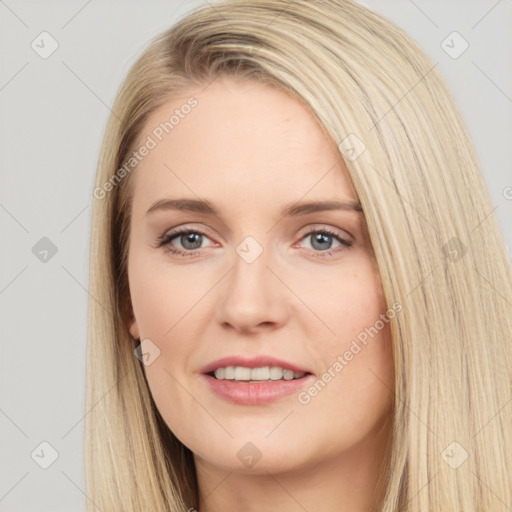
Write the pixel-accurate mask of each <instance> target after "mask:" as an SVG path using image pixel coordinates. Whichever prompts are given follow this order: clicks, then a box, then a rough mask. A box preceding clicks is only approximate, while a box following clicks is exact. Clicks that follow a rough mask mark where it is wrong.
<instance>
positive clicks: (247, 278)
mask: <svg viewBox="0 0 512 512" xmlns="http://www.w3.org/2000/svg"><path fill="white" fill-rule="evenodd" d="M270 246H271V244H266V247H264V246H263V241H262V242H260V241H258V240H257V239H256V238H255V237H253V236H247V237H245V238H244V239H243V240H242V242H240V244H238V246H237V247H236V248H235V255H234V258H233V268H232V270H231V272H229V274H228V276H226V277H227V280H228V284H227V286H226V287H225V288H224V292H223V295H224V296H223V297H222V299H221V300H220V301H219V303H218V313H219V315H220V317H219V320H220V321H221V322H222V323H226V322H227V323H229V324H231V325H232V326H234V327H236V328H237V329H241V330H247V329H251V328H253V327H256V326H257V325H259V324H262V323H265V324H267V323H280V322H282V321H283V320H284V313H285V311H286V307H285V303H284V297H283V290H282V286H280V285H279V282H278V281H279V280H278V279H276V276H275V275H274V274H273V272H271V271H270V269H269V268H268V267H272V262H273V261H275V260H274V258H273V255H272V254H271V249H270Z"/></svg>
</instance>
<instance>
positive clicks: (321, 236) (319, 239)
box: [312, 233, 331, 250]
mask: <svg viewBox="0 0 512 512" xmlns="http://www.w3.org/2000/svg"><path fill="white" fill-rule="evenodd" d="M330 238H331V235H327V234H325V233H317V234H316V235H314V236H313V243H312V246H313V247H314V248H315V249H321V250H322V249H326V247H325V245H324V246H322V245H320V246H319V247H315V244H316V243H320V244H321V243H326V242H327V243H328V242H329V239H330ZM327 248H328V247H327Z"/></svg>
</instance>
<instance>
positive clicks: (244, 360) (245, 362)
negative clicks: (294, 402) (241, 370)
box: [200, 355, 311, 373]
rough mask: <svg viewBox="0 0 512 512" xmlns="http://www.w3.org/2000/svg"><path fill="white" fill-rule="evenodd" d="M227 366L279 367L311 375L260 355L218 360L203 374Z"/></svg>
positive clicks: (203, 370) (307, 371)
mask: <svg viewBox="0 0 512 512" xmlns="http://www.w3.org/2000/svg"><path fill="white" fill-rule="evenodd" d="M226 366H245V367H246V368H260V367H262V366H279V367H281V368H283V369H289V370H293V371H294V372H304V373H311V372H310V371H309V370H307V369H304V368H301V367H299V366H296V365H294V364H292V363H289V362H288V361H284V360H283V359H277V358H275V357H272V356H266V355H260V356H257V357H241V356H229V357H223V358H222V359H217V360H216V361H213V362H211V363H209V364H207V365H206V366H205V367H203V368H202V369H201V370H200V372H201V373H210V372H213V371H214V370H216V369H217V368H225V367H226Z"/></svg>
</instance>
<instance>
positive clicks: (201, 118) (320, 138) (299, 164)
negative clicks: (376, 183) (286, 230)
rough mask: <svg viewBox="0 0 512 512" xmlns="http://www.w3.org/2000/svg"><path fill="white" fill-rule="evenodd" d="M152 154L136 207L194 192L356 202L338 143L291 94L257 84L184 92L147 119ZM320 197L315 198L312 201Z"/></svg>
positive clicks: (139, 181)
mask: <svg viewBox="0 0 512 512" xmlns="http://www.w3.org/2000/svg"><path fill="white" fill-rule="evenodd" d="M139 140H140V141H141V143H142V144H143V143H144V141H146V142H147V145H148V146H151V149H150V150H149V151H147V152H146V153H147V154H146V156H144V157H143V158H141V161H140V162H139V163H138V165H137V167H136V169H135V171H134V176H133V178H134V207H135V208H138V207H139V206H140V207H142V206H145V205H148V203H149V202H154V201H155V200H157V199H159V198H160V197H163V196H165V194H167V195H168V196H176V195H179V194H181V195H183V194H184V193H186V194H187V195H188V196H191V195H196V196H199V197H216V198H218V199H219V200H222V199H225V200H228V199H229V200H230V201H240V202H245V205H246V207H247V206H248V205H249V204H254V203H255V202H258V201H260V202H261V201H263V200H264V199H265V200H264V201H263V203H265V204H268V201H269V199H270V198H271V199H272V201H273V202H278V203H279V204H283V203H289V202H290V201H298V200H299V199H301V197H303V196H304V195H305V194H308V195H310V194H312V196H311V197H307V199H317V198H319V197H322V198H325V197H326V196H328V198H329V199H335V198H338V199H355V198H356V195H355V191H354V189H353V187H352V183H351V181H350V178H349V175H348V171H347V170H346V168H345V164H344V161H343V159H342V157H341V155H340V153H339V150H338V148H337V147H336V145H335V143H334V142H333V141H332V140H331V139H330V138H329V137H328V135H327V134H326V132H325V131H324V130H323V129H322V127H321V125H320V124H319V122H318V121H317V119H316V117H315V116H314V114H313V113H312V112H311V111H310V110H309V109H308V108H306V107H305V106H304V105H303V104H302V103H301V102H299V101H298V100H297V99H295V98H294V97H293V96H291V95H289V94H286V93H285V92H283V91H280V90H278V89H276V88H274V87H271V86H269V85H266V84H262V83H259V82H254V81H244V82H241V81H235V80H233V79H231V78H226V77H221V78H219V79H217V80H215V81H214V82H212V83H211V84H210V85H209V86H207V87H204V86H203V87H197V88H194V89H192V88H191V89H188V90H186V91H182V92H181V93H180V94H179V95H177V96H175V97H173V98H172V99H170V100H169V101H168V102H166V103H165V104H164V105H162V106H161V107H160V108H159V109H158V110H156V111H155V112H153V113H152V115H151V116H150V117H149V118H148V120H147V121H146V123H145V125H144V127H143V129H142V132H141V135H140V137H139ZM313 196H315V197H313Z"/></svg>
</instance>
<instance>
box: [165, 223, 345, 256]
mask: <svg viewBox="0 0 512 512" xmlns="http://www.w3.org/2000/svg"><path fill="white" fill-rule="evenodd" d="M208 228H209V229H211V228H210V227H209V226H208ZM302 229H304V232H303V233H302V234H301V235H300V236H301V238H300V239H302V238H304V237H305V236H308V235H310V234H311V232H316V231H325V230H327V231H333V232H335V234H336V235H337V236H339V237H340V238H342V239H346V237H344V236H343V234H341V233H339V231H341V232H342V233H345V234H346V235H348V238H349V240H348V241H349V242H354V241H355V237H354V236H353V235H352V234H351V233H349V232H348V231H346V230H344V229H341V228H338V227H334V226H330V225H327V224H321V223H313V224H311V225H308V226H307V227H304V228H302ZM183 232H185V233H186V232H197V233H199V234H201V235H202V236H206V237H208V238H210V240H211V238H212V237H211V236H210V235H209V234H208V230H205V229H204V228H202V227H200V228H196V227H195V226H194V225H187V224H185V225H183V226H177V227H175V228H171V229H169V230H167V231H165V232H164V233H163V235H161V239H165V238H168V237H171V239H173V238H175V237H176V236H178V235H180V234H183ZM197 250H199V249H197ZM191 252H192V251H191Z"/></svg>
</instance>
